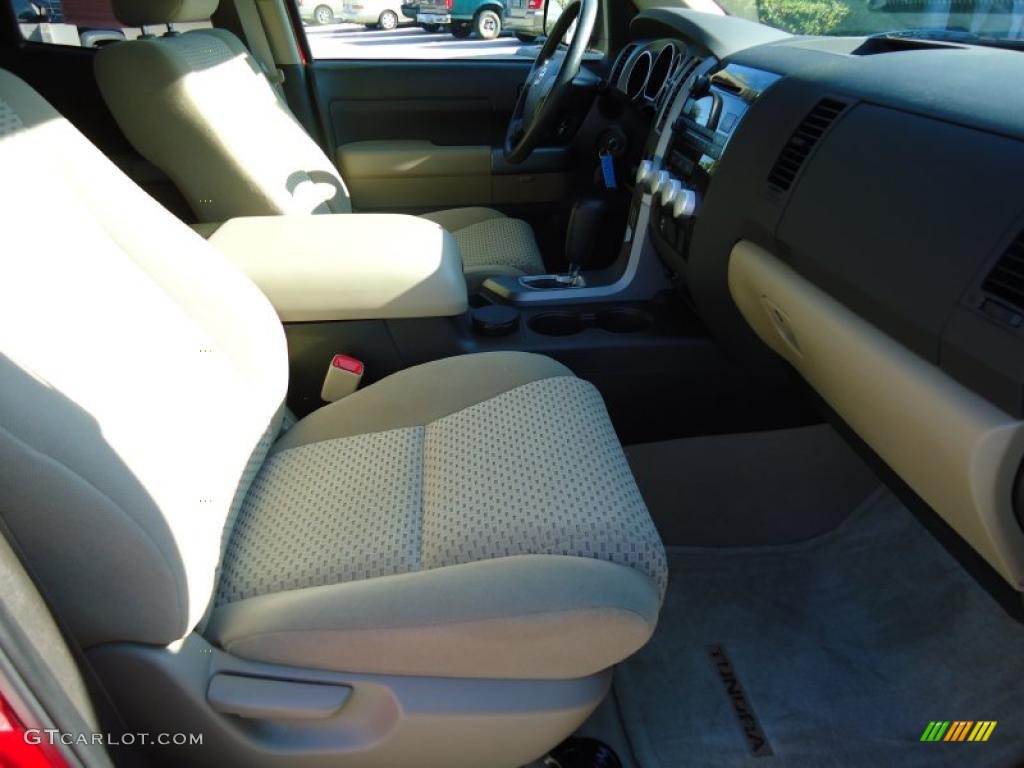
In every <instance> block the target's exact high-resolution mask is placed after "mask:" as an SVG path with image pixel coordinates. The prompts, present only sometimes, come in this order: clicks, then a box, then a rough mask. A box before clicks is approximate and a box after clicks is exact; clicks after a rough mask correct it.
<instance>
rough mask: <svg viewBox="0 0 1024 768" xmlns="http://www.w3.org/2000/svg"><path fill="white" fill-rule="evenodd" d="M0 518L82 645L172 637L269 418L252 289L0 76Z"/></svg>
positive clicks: (188, 623)
mask: <svg viewBox="0 0 1024 768" xmlns="http://www.w3.org/2000/svg"><path fill="white" fill-rule="evenodd" d="M0 227H2V229H3V238H2V240H0V514H2V516H3V520H4V523H5V524H6V527H7V529H8V531H9V533H10V534H11V536H12V538H13V540H14V542H15V543H16V545H17V546H18V547H19V548H20V549H21V551H22V553H23V555H24V556H25V558H26V559H27V561H28V562H29V563H30V565H31V566H32V570H33V571H34V575H35V577H36V578H37V579H38V581H39V582H40V584H41V585H42V588H43V590H44V591H45V592H46V593H47V595H48V597H49V598H50V599H51V600H52V601H53V602H54V604H55V608H56V610H57V611H58V612H59V613H60V614H61V615H62V616H63V617H64V618H65V619H66V620H67V622H68V625H69V626H70V628H71V629H72V631H74V633H75V634H76V636H77V638H78V640H79V642H81V643H82V645H83V646H89V645H92V644H95V643H100V642H105V641H112V640H128V641H138V642H144V643H158V644H165V643H168V642H171V641H173V640H175V639H178V638H180V637H183V636H184V635H186V634H187V633H188V632H189V631H190V630H191V629H193V628H194V627H195V626H196V625H197V623H198V622H199V621H200V620H201V619H202V617H203V615H204V613H205V612H206V610H207V607H208V606H209V604H210V601H211V597H212V594H213V589H214V584H215V579H216V578H217V568H218V563H219V561H220V558H221V551H222V542H223V540H224V538H225V534H226V532H227V531H228V530H229V529H230V527H231V522H232V515H233V513H234V510H235V509H237V506H238V504H239V502H240V499H241V497H242V495H243V494H244V493H245V491H246V490H247V488H248V484H249V482H250V481H251V478H252V476H253V475H254V474H255V471H256V470H257V469H258V468H259V466H260V464H261V463H262V461H263V459H264V458H265V454H266V451H267V449H268V447H269V443H270V440H271V439H272V437H273V436H274V435H276V433H277V431H278V429H279V424H280V418H281V417H280V412H281V409H282V402H283V399H284V395H285V389H286V386H287V352H286V349H285V341H284V333H283V331H282V328H281V324H280V322H279V321H278V319H277V316H276V315H275V313H274V311H273V309H272V307H271V306H270V304H269V302H268V301H267V300H266V297H264V296H263V294H262V293H260V291H259V290H258V289H257V288H256V287H255V286H254V285H253V284H252V283H251V282H249V280H248V279H247V278H246V277H244V276H243V275H242V274H240V273H239V272H238V271H237V270H236V269H235V268H234V267H232V266H231V265H230V264H228V263H227V261H226V260H225V259H223V258H222V257H221V256H220V254H219V253H218V252H217V251H216V250H215V249H214V248H213V247H212V246H210V245H209V244H207V243H206V242H205V241H204V240H203V239H202V238H201V237H199V236H198V235H196V234H195V233H194V232H192V231H191V230H190V229H189V228H188V227H187V226H185V225H184V224H182V223H180V222H179V221H177V220H176V219H175V218H174V217H173V216H172V215H171V214H169V213H168V212H167V211H166V210H165V209H164V208H162V207H161V206H160V205H159V204H157V203H156V202H155V201H154V200H152V199H151V198H150V197H148V196H147V195H146V194H145V193H144V192H142V191H141V190H140V189H139V188H138V187H137V186H135V185H134V184H133V183H132V182H131V180H129V179H128V178H127V177H126V176H124V175H123V174H122V173H121V172H120V171H119V170H118V169H117V168H116V167H115V166H114V165H113V164H112V163H111V162H110V161H109V160H107V158H105V157H104V156H103V155H102V154H101V153H100V152H99V151H98V150H97V149H96V148H95V147H94V146H93V145H92V144H91V143H89V141H88V140H86V139H85V137H84V136H82V135H81V134H80V133H79V132H78V131H77V130H76V129H75V128H74V127H73V126H71V124H70V123H68V122H67V121H66V120H65V119H63V118H62V117H61V116H60V115H59V114H58V113H57V112H56V111H55V110H54V109H53V108H52V107H51V106H50V105H49V104H47V103H46V102H45V101H44V100H43V99H42V98H41V97H40V96H39V95H38V94H37V93H35V92H34V91H33V90H32V89H31V88H29V87H28V86H27V85H26V84H25V83H24V82H23V81H21V80H19V79H18V78H16V77H14V76H13V75H11V74H9V73H7V72H3V71H0Z"/></svg>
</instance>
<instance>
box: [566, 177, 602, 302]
mask: <svg viewBox="0 0 1024 768" xmlns="http://www.w3.org/2000/svg"><path fill="white" fill-rule="evenodd" d="M607 207H608V202H607V201H606V200H602V199H600V198H596V197H584V198H581V199H579V200H577V201H576V203H575V205H573V207H572V214H571V215H570V216H569V228H568V230H567V231H566V233H565V258H566V261H568V262H569V273H568V280H567V283H568V284H569V285H576V284H577V283H578V282H579V280H580V272H582V271H583V270H584V269H586V268H587V267H589V266H590V265H591V264H592V263H593V259H594V254H595V253H596V252H597V249H596V248H595V247H594V246H595V244H596V243H597V238H598V236H599V234H600V232H601V221H602V219H603V218H604V215H605V211H606V210H607Z"/></svg>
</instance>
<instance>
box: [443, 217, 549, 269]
mask: <svg viewBox="0 0 1024 768" xmlns="http://www.w3.org/2000/svg"><path fill="white" fill-rule="evenodd" d="M423 218H425V219H430V220H431V221H433V222H436V223H438V224H440V225H441V226H442V227H444V228H445V229H447V230H448V231H449V232H451V233H452V234H453V235H455V240H456V242H458V244H459V249H460V250H461V251H462V263H463V268H464V270H465V272H466V276H467V279H468V281H469V283H470V285H471V287H473V286H475V285H476V284H478V283H481V282H483V280H484V279H485V278H487V277H489V276H491V275H512V276H517V275H536V274H541V273H543V272H544V262H543V260H542V259H541V257H540V248H539V247H538V246H537V240H536V238H535V237H534V235H533V230H532V229H531V228H530V225H529V224H527V223H526V222H525V221H521V220H519V219H510V218H508V217H507V216H505V214H503V213H501V212H500V211H496V210H494V209H493V208H481V207H473V208H453V209H450V210H446V211H434V212H433V213H425V214H423Z"/></svg>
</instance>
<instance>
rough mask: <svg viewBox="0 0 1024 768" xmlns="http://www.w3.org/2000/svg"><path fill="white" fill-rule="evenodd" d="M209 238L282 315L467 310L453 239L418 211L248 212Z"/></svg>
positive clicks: (310, 318) (346, 316) (349, 316)
mask: <svg viewBox="0 0 1024 768" xmlns="http://www.w3.org/2000/svg"><path fill="white" fill-rule="evenodd" d="M209 241H210V243H211V244H213V245H214V246H215V247H216V248H217V249H218V250H220V251H221V252H222V253H223V254H224V255H225V256H226V257H227V258H228V259H229V260H230V261H231V262H232V263H233V264H235V265H236V266H237V267H238V268H239V269H241V270H242V271H243V272H245V274H247V275H248V276H249V278H250V279H251V280H252V281H253V282H254V283H256V285H258V286H259V287H260V289H261V290H262V291H263V292H264V293H265V294H266V295H267V298H269V299H270V302H271V303H272V304H273V305H274V308H275V309H276V310H277V313H278V315H279V316H280V318H281V320H282V321H284V322H315V321H329V320H371V319H392V318H403V317H437V316H447V315H458V314H462V313H463V312H464V311H465V310H466V306H467V299H466V281H465V278H464V277H463V273H462V255H461V253H460V251H459V246H458V244H457V243H456V242H455V238H454V237H452V235H451V234H450V233H449V232H447V231H445V230H444V229H443V228H441V227H440V226H438V225H437V224H435V223H433V222H431V221H428V220H426V219H421V218H418V217H416V216H404V215H400V214H386V213H343V214H323V215H311V216H246V217H241V218H237V219H231V220H229V221H226V222H224V224H223V225H221V226H220V227H219V228H218V229H217V231H216V232H214V233H213V235H211V236H210V239H209Z"/></svg>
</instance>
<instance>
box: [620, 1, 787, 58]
mask: <svg viewBox="0 0 1024 768" xmlns="http://www.w3.org/2000/svg"><path fill="white" fill-rule="evenodd" d="M629 32H630V36H631V37H632V38H633V39H634V40H639V39H641V38H650V37H676V38H682V39H683V40H685V41H686V42H688V43H692V44H694V45H696V46H697V47H698V48H700V49H702V50H701V51H700V53H701V54H702V55H707V54H711V55H712V56H714V57H715V58H716V59H724V58H725V57H727V56H732V55H733V54H735V53H738V52H739V51H742V50H743V49H745V48H751V47H753V46H755V45H764V44H765V43H771V42H775V41H777V40H784V39H786V38H788V37H790V35H789V34H788V33H786V32H782V31H780V30H778V29H772V28H771V27H766V26H764V25H763V24H757V23H755V22H753V21H747V20H746V19H741V18H740V17H738V16H717V15H715V14H713V13H701V12H700V11H687V10H683V9H681V8H652V9H650V10H648V11H644V12H643V13H639V14H637V15H636V16H635V17H634V18H633V21H632V22H631V23H630V25H629Z"/></svg>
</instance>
